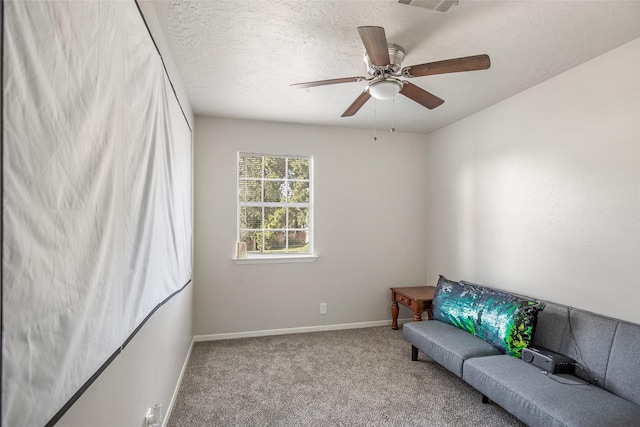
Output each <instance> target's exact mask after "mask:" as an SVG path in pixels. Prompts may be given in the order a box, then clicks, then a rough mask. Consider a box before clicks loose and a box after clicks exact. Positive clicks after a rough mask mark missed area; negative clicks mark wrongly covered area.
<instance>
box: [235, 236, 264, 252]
mask: <svg viewBox="0 0 640 427" xmlns="http://www.w3.org/2000/svg"><path fill="white" fill-rule="evenodd" d="M240 241H242V242H245V243H246V244H247V252H260V251H261V250H262V231H243V232H242V233H240Z"/></svg>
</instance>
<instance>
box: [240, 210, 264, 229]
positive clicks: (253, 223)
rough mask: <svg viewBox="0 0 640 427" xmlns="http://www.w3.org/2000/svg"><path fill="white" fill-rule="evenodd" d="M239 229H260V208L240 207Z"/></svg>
mask: <svg viewBox="0 0 640 427" xmlns="http://www.w3.org/2000/svg"><path fill="white" fill-rule="evenodd" d="M240 228H243V229H246V228H253V229H261V228H262V208H260V207H245V206H243V207H241V208H240Z"/></svg>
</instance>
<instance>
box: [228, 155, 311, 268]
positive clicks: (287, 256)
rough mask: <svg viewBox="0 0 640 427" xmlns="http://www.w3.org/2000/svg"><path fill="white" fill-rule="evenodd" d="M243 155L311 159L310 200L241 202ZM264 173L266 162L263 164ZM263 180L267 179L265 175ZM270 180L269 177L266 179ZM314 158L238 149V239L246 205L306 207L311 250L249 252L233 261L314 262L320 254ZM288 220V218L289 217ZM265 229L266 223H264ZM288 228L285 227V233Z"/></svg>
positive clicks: (234, 258)
mask: <svg viewBox="0 0 640 427" xmlns="http://www.w3.org/2000/svg"><path fill="white" fill-rule="evenodd" d="M241 156H255V157H263V158H264V157H279V158H286V159H305V160H309V202H308V203H304V204H302V205H301V204H298V203H289V202H287V203H271V202H264V201H262V202H241V201H240V170H239V166H240V157H241ZM262 171H263V174H264V164H263V166H262ZM261 180H265V178H264V176H263V177H262V178H261ZM266 180H268V179H266ZM313 199H314V158H313V156H311V155H296V154H273V153H255V152H247V151H238V152H237V155H236V221H237V225H236V240H237V241H238V242H240V241H241V240H240V236H241V228H240V227H241V220H240V213H241V208H242V207H244V206H249V207H251V206H253V207H258V206H259V207H280V206H287V207H306V208H308V209H309V232H308V233H309V234H308V236H309V252H289V253H255V252H248V253H247V256H246V258H238V257H237V255H234V257H233V261H234V262H235V263H236V264H262V263H290V262H313V261H315V260H316V259H317V258H318V256H317V255H316V254H315V252H314V237H315V236H314V234H315V230H314V202H313ZM287 221H288V219H287ZM262 226H263V230H265V229H264V224H262ZM287 230H288V229H285V230H284V231H285V234H286V231H287Z"/></svg>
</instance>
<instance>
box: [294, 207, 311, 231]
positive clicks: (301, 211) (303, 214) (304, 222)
mask: <svg viewBox="0 0 640 427" xmlns="http://www.w3.org/2000/svg"><path fill="white" fill-rule="evenodd" d="M308 227H309V208H290V209H289V228H290V229H300V228H308Z"/></svg>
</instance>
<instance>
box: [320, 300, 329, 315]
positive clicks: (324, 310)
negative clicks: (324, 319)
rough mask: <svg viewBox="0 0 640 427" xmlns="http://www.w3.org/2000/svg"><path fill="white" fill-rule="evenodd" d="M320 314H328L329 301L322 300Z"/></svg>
mask: <svg viewBox="0 0 640 427" xmlns="http://www.w3.org/2000/svg"><path fill="white" fill-rule="evenodd" d="M320 314H327V303H326V302H321V303H320Z"/></svg>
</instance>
